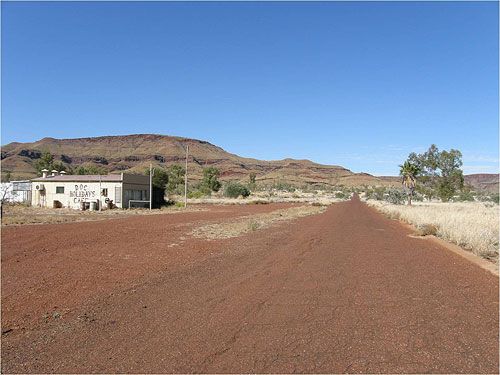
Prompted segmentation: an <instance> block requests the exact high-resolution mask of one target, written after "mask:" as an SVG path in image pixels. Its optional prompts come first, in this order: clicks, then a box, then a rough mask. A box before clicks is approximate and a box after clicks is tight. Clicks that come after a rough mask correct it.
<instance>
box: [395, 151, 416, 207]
mask: <svg viewBox="0 0 500 375" xmlns="http://www.w3.org/2000/svg"><path fill="white" fill-rule="evenodd" d="M399 167H400V170H399V174H400V175H401V176H402V177H403V180H402V183H403V186H404V187H405V188H406V189H408V205H409V206H411V198H412V197H413V194H414V192H415V185H416V183H417V175H418V174H419V173H420V169H419V168H418V167H417V166H416V165H415V164H412V163H410V162H409V161H405V162H404V164H403V165H400V166H399Z"/></svg>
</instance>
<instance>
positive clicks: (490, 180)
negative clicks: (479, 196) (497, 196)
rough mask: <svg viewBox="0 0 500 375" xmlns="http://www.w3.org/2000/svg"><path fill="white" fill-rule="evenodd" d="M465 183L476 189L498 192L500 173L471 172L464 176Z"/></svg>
mask: <svg viewBox="0 0 500 375" xmlns="http://www.w3.org/2000/svg"><path fill="white" fill-rule="evenodd" d="M464 180H465V183H466V184H469V185H471V186H472V187H473V188H474V189H476V190H482V191H488V192H490V193H498V181H499V175H498V174H494V173H478V174H469V175H466V176H465V177H464Z"/></svg>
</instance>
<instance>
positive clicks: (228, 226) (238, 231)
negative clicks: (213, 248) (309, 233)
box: [191, 205, 326, 240]
mask: <svg viewBox="0 0 500 375" xmlns="http://www.w3.org/2000/svg"><path fill="white" fill-rule="evenodd" d="M325 209H326V207H323V206H321V207H316V206H312V205H306V206H299V207H291V208H285V209H279V210H275V211H272V212H269V213H265V214H257V215H252V216H247V217H242V218H239V219H237V220H233V221H227V222H223V223H217V224H207V225H203V226H201V227H198V228H195V229H194V230H193V231H192V232H191V235H192V236H194V237H197V238H205V239H209V240H210V239H219V238H232V237H238V236H241V235H243V234H245V233H248V232H253V231H256V230H258V229H264V228H268V227H270V226H272V225H275V224H277V223H279V222H283V221H290V220H293V219H296V218H299V217H304V216H309V215H314V214H318V213H321V212H323V211H325Z"/></svg>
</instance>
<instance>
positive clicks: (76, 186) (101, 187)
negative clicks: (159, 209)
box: [31, 170, 149, 209]
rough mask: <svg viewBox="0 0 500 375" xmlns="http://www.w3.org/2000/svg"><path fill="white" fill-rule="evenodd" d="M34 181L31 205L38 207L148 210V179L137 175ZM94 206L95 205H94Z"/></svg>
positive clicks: (58, 176) (55, 177) (57, 177)
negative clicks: (110, 206) (111, 204)
mask: <svg viewBox="0 0 500 375" xmlns="http://www.w3.org/2000/svg"><path fill="white" fill-rule="evenodd" d="M42 172H43V176H42V177H39V178H35V179H33V180H32V184H31V191H32V194H31V202H32V203H31V204H32V206H37V207H68V208H75V209H79V208H81V207H82V205H83V206H85V207H86V208H89V207H91V205H92V206H93V207H95V208H96V209H98V208H99V205H101V207H103V208H105V207H107V205H108V203H109V202H111V203H113V205H114V206H116V207H119V208H129V206H134V207H138V206H143V207H149V203H148V201H149V176H143V175H135V174H125V173H121V174H110V175H105V176H96V175H65V174H64V172H61V174H57V173H58V172H57V171H52V175H49V176H48V175H47V172H48V171H47V170H44V171H42ZM94 204H95V205H94Z"/></svg>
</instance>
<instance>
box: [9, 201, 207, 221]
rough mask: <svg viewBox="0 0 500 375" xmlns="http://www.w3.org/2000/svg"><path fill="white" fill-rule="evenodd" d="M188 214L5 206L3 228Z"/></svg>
mask: <svg viewBox="0 0 500 375" xmlns="http://www.w3.org/2000/svg"><path fill="white" fill-rule="evenodd" d="M201 210H203V209H202V208H197V207H188V208H187V211H201ZM176 212H186V209H184V208H180V207H175V206H169V207H165V208H162V209H159V210H157V209H155V210H152V211H150V210H148V209H144V208H142V209H139V208H138V209H133V210H121V209H115V210H103V211H101V212H99V211H79V210H73V209H69V208H58V209H54V208H41V207H27V206H23V205H4V207H3V216H2V226H5V225H26V224H58V223H71V222H79V221H93V220H106V219H111V218H121V217H128V216H134V215H156V214H165V213H176Z"/></svg>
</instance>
